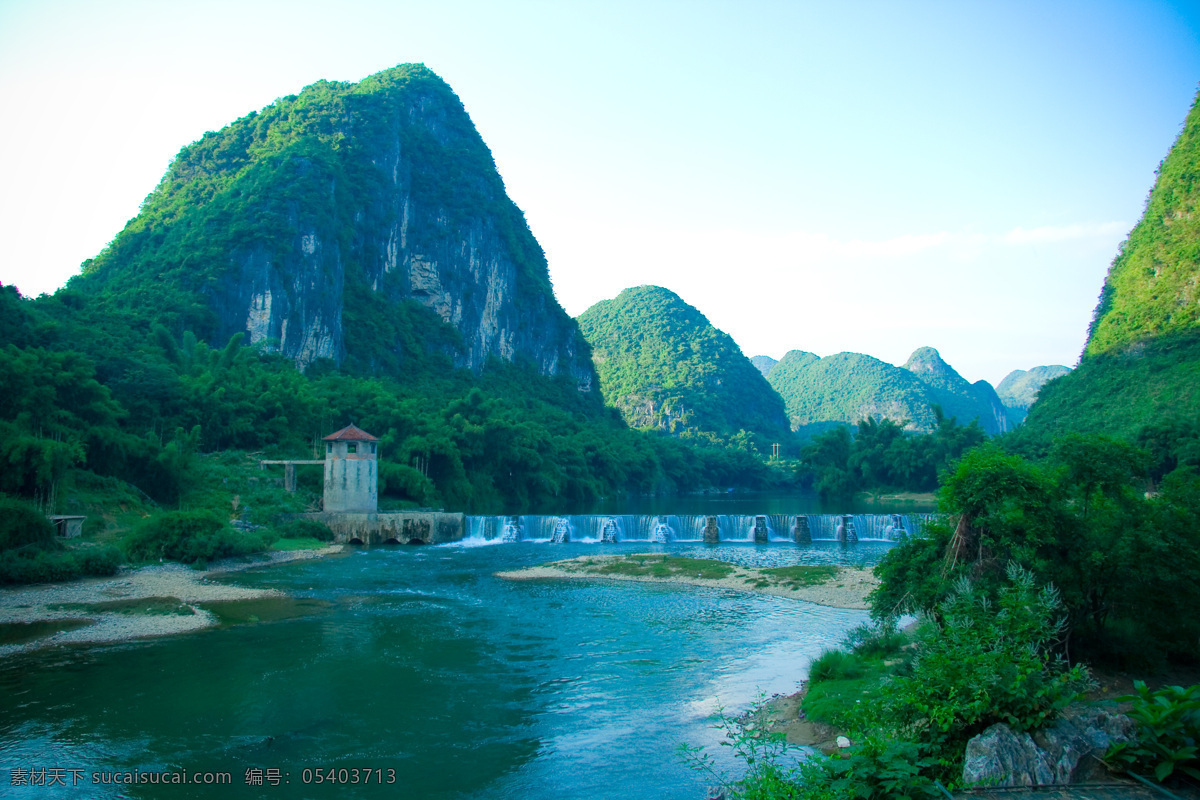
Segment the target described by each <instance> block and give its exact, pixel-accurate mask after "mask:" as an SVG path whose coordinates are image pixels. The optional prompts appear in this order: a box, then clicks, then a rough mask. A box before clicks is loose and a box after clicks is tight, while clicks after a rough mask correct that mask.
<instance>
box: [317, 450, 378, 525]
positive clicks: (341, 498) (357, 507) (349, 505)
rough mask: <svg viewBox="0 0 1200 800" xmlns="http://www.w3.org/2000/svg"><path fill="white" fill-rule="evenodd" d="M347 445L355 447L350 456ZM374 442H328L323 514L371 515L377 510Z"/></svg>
mask: <svg viewBox="0 0 1200 800" xmlns="http://www.w3.org/2000/svg"><path fill="white" fill-rule="evenodd" d="M347 444H354V445H356V447H355V450H356V452H354V453H348V452H347V447H346V445H347ZM375 450H376V444H375V442H328V443H327V445H326V451H325V505H324V508H325V510H326V511H359V512H366V513H372V512H374V511H375V510H376V509H377V508H379V494H378V493H379V472H378V464H377V462H376V458H377V456H376V453H375Z"/></svg>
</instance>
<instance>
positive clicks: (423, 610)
mask: <svg viewBox="0 0 1200 800" xmlns="http://www.w3.org/2000/svg"><path fill="white" fill-rule="evenodd" d="M889 546H890V544H889V543H887V542H869V541H863V542H860V543H858V544H853V545H848V546H846V545H839V544H837V543H836V542H816V543H814V544H811V545H805V546H797V545H794V544H790V543H782V542H779V543H772V544H769V545H758V546H755V545H753V544H751V543H748V542H747V543H732V542H731V543H723V544H720V545H715V546H714V545H710V546H705V545H702V544H697V543H682V542H681V543H673V544H668V545H651V544H648V543H646V542H626V543H622V544H617V545H597V544H581V543H572V544H565V545H550V544H544V543H528V542H522V543H518V544H496V543H488V544H483V543H481V542H479V541H475V542H466V543H460V544H453V545H441V546H436V547H381V548H374V549H356V550H353V551H351V552H349V553H348V554H346V555H343V556H339V557H331V558H326V559H320V560H315V561H305V562H296V563H292V564H287V565H283V566H277V567H273V568H268V569H262V570H256V571H250V572H243V573H239V574H236V575H233V576H231V577H230V578H228V580H230V581H231V582H235V583H238V584H242V585H248V586H259V587H269V588H276V589H280V590H283V591H284V592H286V593H288V594H289V595H291V598H290V599H284V600H277V601H275V600H273V601H253V602H250V603H245V602H243V603H242V604H240V605H238V604H234V605H231V606H225V607H222V608H220V609H219V613H220V614H221V616H222V617H223V618H224V619H226V620H227V621H226V623H225V624H222V625H221V626H220V627H217V628H212V629H208V630H205V631H201V632H198V633H193V634H186V635H180V636H174V637H166V638H160V639H148V640H141V641H136V642H127V643H122V644H116V645H103V646H89V647H84V646H71V647H66V646H60V647H56V648H48V649H43V650H40V651H35V652H31V653H26V654H21V655H18V656H14V657H10V658H7V659H4V660H3V661H0V697H2V698H3V699H2V700H0V756H2V759H0V765H2V766H3V769H4V772H3V773H0V787H2V788H0V794H8V795H12V796H17V797H38V798H47V797H80V796H96V797H139V798H140V797H145V798H152V797H155V798H156V797H198V798H207V797H214V798H215V797H230V796H235V797H238V796H244V797H280V798H283V797H312V798H319V797H338V798H348V797H375V796H383V795H388V796H397V797H405V798H511V799H512V800H548V799H549V798H582V797H605V798H651V797H652V798H679V799H680V800H685V799H686V800H698V798H703V797H704V790H705V786H706V785H708V784H710V783H712V780H711V779H710V778H707V777H706V776H704V775H701V774H699V773H697V772H694V771H692V770H690V769H689V768H688V767H687V766H686V765H685V764H684V763H683V762H682V761H681V760H680V759H679V758H678V756H677V755H676V752H675V751H676V748H677V746H678V745H679V744H680V743H682V742H687V743H689V744H692V745H705V746H708V747H709V748H710V750H711V751H712V752H713V753H714V754H715V755H717V756H718V760H719V761H720V762H721V763H722V764H724V765H725V766H727V767H729V766H732V765H730V764H729V762H728V752H727V751H728V748H721V747H719V746H717V743H718V741H719V738H720V737H719V732H718V731H715V730H714V729H713V728H712V727H711V726H712V723H713V714H714V712H715V710H716V709H717V708H718V706H719V705H723V706H724V707H725V708H727V709H729V710H731V711H734V712H741V711H743V710H745V709H746V708H747V707H749V706H750V705H751V704H752V703H753V701H754V699H755V698H756V696H760V695H771V694H774V693H787V692H791V691H794V690H795V689H796V688H797V685H798V682H799V681H800V680H801V679H802V678H803V677H804V675H805V672H806V669H807V665H808V663H809V661H810V660H811V659H812V658H813V657H814V656H815V655H817V654H818V653H819V652H820V651H821V649H822V648H824V647H826V646H828V645H829V644H831V643H834V642H836V641H838V640H839V639H840V638H841V637H842V636H843V635H844V633H845V632H846V631H847V630H849V629H850V628H852V627H854V626H855V625H858V624H860V623H862V622H864V621H865V620H866V618H867V615H866V613H865V612H862V611H850V610H842V609H834V608H826V607H822V606H817V605H813V604H810V603H805V602H801V601H796V600H790V599H786V598H778V597H768V596H760V595H754V594H747V593H741V592H735V591H727V590H718V589H706V588H697V587H680V586H664V585H656V584H630V583H619V584H618V583H608V582H600V581H596V582H584V581H579V582H574V581H520V582H517V581H505V580H501V579H498V578H496V577H494V576H493V573H494V572H496V571H498V570H509V569H516V568H520V567H524V566H531V565H535V564H540V563H544V562H546V561H551V560H557V559H561V558H569V557H574V556H577V555H581V554H584V553H595V552H600V548H603V552H606V553H613V552H648V551H657V552H670V553H678V554H681V555H694V556H701V557H717V558H723V559H728V560H734V561H738V562H743V563H747V564H752V565H760V566H761V565H788V564H799V563H838V564H851V565H868V564H873V563H875V562H876V561H877V560H878V558H879V557H880V556H881V554H882V553H883V552H885V551H886V549H887V548H888V547H889ZM331 768H332V769H333V770H335V772H333V773H332V775H333V777H334V778H335V779H340V778H341V777H343V775H341V774H339V773H338V772H337V771H336V770H341V769H345V770H346V772H345V773H344V777H345V778H346V779H347V780H349V779H352V778H353V773H352V770H353V769H356V768H357V769H359V770H370V771H371V772H370V777H369V780H370V783H369V784H363V783H361V782H360V783H359V784H358V785H341V784H340V783H322V784H317V783H315V781H316V780H317V777H316V774H315V773H311V772H307V771H309V770H321V771H322V775H329V774H330V773H329V772H328V770H330V769H331ZM14 769H16V770H22V769H29V770H38V769H50V770H63V772H61V773H52V774H55V775H61V776H62V777H63V779H64V783H65V784H66V785H65V786H53V787H50V786H38V787H17V786H11V785H10V784H11V779H12V775H13V772H12V771H13V770H14ZM71 769H75V770H81V772H76V773H72V772H69V771H67V770H71ZM134 769H137V770H140V771H142V772H151V771H164V770H182V769H186V770H187V771H188V772H189V775H194V774H195V773H198V772H204V771H213V772H224V773H229V775H230V776H231V786H203V785H189V786H166V787H164V786H157V785H136V786H130V787H125V786H114V785H93V783H92V781H93V773H104V772H109V771H120V772H124V771H132V770H134ZM254 770H263V771H264V772H263V775H264V776H268V777H267V780H266V785H263V786H248V785H247V784H246V781H247V777H248V771H251V772H250V773H249V778H250V780H255V779H256V777H257V774H256V773H255V772H253V771H254ZM266 770H278V780H279V784H280V785H278V786H272V785H270V779H271V778H273V777H274V776H275V773H267V772H265V771H266ZM376 770H379V772H376ZM363 774H364V773H362V772H360V773H359V779H360V781H361V780H362V777H363ZM75 775H79V776H81V777H80V779H79V785H78V786H74V787H73V786H71V783H72V782H73V778H74V776H75ZM96 777H100V778H101V780H103V776H102V775H97V776H96ZM389 778H392V779H394V781H395V782H394V783H391V784H388V783H387V781H388V779H389ZM306 779H307V781H308V782H306ZM378 780H382V781H383V782H384V785H382V786H380V785H379V784H378ZM285 782H286V783H285Z"/></svg>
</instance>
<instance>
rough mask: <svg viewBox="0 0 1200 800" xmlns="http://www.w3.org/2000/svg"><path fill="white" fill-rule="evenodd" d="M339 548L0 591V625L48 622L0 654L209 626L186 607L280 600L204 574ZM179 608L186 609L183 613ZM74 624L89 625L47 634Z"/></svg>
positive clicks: (200, 612) (208, 617)
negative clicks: (41, 631) (145, 608)
mask: <svg viewBox="0 0 1200 800" xmlns="http://www.w3.org/2000/svg"><path fill="white" fill-rule="evenodd" d="M341 550H342V546H341V545H333V546H330V547H323V548H320V549H318V550H289V551H273V552H270V553H266V554H264V557H262V558H256V559H252V560H228V561H224V562H220V563H217V564H215V565H214V566H213V567H212V568H211V569H209V570H204V571H201V570H194V569H191V568H190V567H186V566H183V565H181V564H156V565H153V566H149V567H140V568H138V569H134V570H127V571H126V570H123V571H122V572H120V573H119V574H117V575H114V576H113V577H111V578H85V579H83V580H78V581H70V582H66V583H41V584H35V585H32V586H19V587H14V588H5V589H0V625H4V624H18V625H32V624H34V623H50V625H49V626H48V630H47V635H45V636H41V637H39V638H36V639H34V640H33V641H28V642H24V643H21V644H6V645H0V657H3V656H6V655H12V654H14V653H21V652H26V651H28V650H34V649H38V648H41V647H48V646H51V645H56V644H74V643H81V642H92V643H96V642H115V641H124V640H128V639H139V638H142V637H146V636H168V635H171V634H175V633H185V632H188V631H195V630H201V629H203V628H207V627H211V626H213V625H216V624H217V619H216V617H215V616H214V615H213V614H212V613H211V612H209V611H206V610H205V609H203V608H196V607H194V606H193V604H196V603H209V602H219V601H225V600H255V599H261V598H266V597H284V596H286V595H284V593H282V592H279V591H276V590H273V589H251V588H248V587H244V586H233V585H229V584H224V583H214V582H212V581H210V580H208V579H209V578H210V577H214V576H216V575H222V574H225V573H230V572H240V571H242V570H247V569H255V568H257V567H265V566H273V565H275V564H283V563H286V562H289V561H298V560H304V559H310V558H321V557H323V556H326V555H331V554H334V553H338V552H341ZM138 600H147V601H151V600H153V601H155V602H156V603H159V604H161V603H162V602H163V601H170V600H173V601H176V602H177V603H178V604H179V605H180V607H181V608H180V611H179V612H178V613H137V609H136V606H137V603H136V601H138ZM98 604H108V605H120V606H123V610H106V609H103V608H100V609H97V608H95V606H96V605H98ZM185 607H189V608H191V613H188V612H187V610H186V608H185ZM81 622H86V623H89V624H84V625H83V626H82V627H74V628H72V629H70V630H58V631H57V632H54V631H53V628H54V623H59V624H60V625H61V626H62V627H66V626H70V625H78V624H79V623H81Z"/></svg>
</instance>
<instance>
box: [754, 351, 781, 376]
mask: <svg viewBox="0 0 1200 800" xmlns="http://www.w3.org/2000/svg"><path fill="white" fill-rule="evenodd" d="M750 363H751V364H753V365H754V366H755V367H757V368H758V371H759V372H761V373H762V374H763V377H764V378H766V377H767V376H769V375H770V374H771V370H772V369H773V368H774V367H775V365H776V364H778V363H779V362H778V361H776V360H775V359H773V358H771V357H770V356H750Z"/></svg>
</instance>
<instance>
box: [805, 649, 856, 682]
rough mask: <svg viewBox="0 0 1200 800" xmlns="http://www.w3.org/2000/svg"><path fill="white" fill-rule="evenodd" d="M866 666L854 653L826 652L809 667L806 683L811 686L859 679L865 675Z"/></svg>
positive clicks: (841, 651)
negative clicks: (826, 682) (825, 682)
mask: <svg viewBox="0 0 1200 800" xmlns="http://www.w3.org/2000/svg"><path fill="white" fill-rule="evenodd" d="M866 671H867V670H866V665H864V664H863V662H862V659H861V658H860V657H859V656H857V655H856V654H854V653H847V652H846V651H845V650H826V651H825V652H823V653H821V655H819V656H817V657H816V659H815V660H814V661H813V662H812V664H811V665H809V668H808V681H809V683H811V684H816V683H822V682H824V681H842V680H852V679H854V678H861V677H862V676H863V675H865V674H866Z"/></svg>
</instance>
